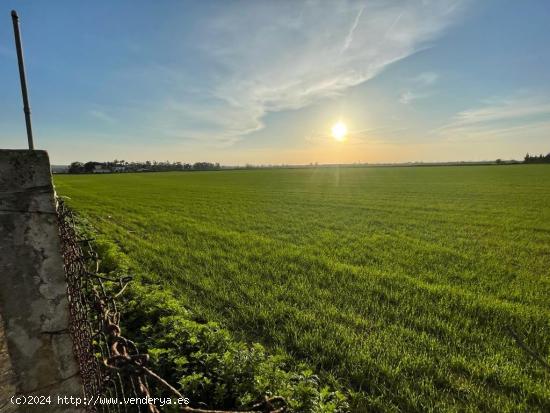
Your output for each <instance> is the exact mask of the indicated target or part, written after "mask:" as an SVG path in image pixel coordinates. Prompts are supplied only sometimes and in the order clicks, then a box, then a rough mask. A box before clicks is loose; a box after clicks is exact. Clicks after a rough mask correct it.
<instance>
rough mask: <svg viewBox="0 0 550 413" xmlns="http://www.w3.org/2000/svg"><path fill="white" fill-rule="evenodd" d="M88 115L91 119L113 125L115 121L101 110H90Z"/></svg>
mask: <svg viewBox="0 0 550 413" xmlns="http://www.w3.org/2000/svg"><path fill="white" fill-rule="evenodd" d="M88 115H90V116H91V117H93V118H95V119H98V120H100V121H102V122H107V123H115V122H116V119H115V118H114V117H112V116H110V115H108V114H107V113H105V112H104V111H103V110H98V109H92V110H89V111H88Z"/></svg>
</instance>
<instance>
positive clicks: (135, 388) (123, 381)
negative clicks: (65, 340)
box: [57, 199, 287, 413]
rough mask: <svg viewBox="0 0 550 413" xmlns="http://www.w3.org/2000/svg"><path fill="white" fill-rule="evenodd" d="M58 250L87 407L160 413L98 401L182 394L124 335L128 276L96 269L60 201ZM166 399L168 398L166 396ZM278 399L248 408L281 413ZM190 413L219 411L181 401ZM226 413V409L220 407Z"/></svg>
mask: <svg viewBox="0 0 550 413" xmlns="http://www.w3.org/2000/svg"><path fill="white" fill-rule="evenodd" d="M57 210H58V220H59V232H60V237H61V248H62V253H63V257H64V262H65V273H66V277H67V292H68V300H69V313H70V331H71V335H72V338H73V349H74V353H75V356H76V358H77V361H78V364H79V366H80V376H81V379H82V385H83V393H84V398H85V399H86V402H85V403H86V411H88V412H120V413H122V412H124V413H127V412H128V413H130V412H147V413H160V412H161V410H160V407H159V406H156V405H155V404H154V403H149V404H141V405H137V404H134V405H130V404H125V403H116V404H114V403H112V404H109V403H103V402H102V400H113V399H115V398H116V399H117V400H124V399H125V398H126V399H127V398H141V399H143V398H147V397H153V395H152V393H154V392H155V391H156V392H157V397H160V394H159V393H162V394H163V395H166V394H169V395H170V396H171V397H172V398H175V399H183V398H184V396H183V395H182V394H181V393H180V392H179V391H178V390H177V389H176V388H174V387H173V386H171V385H170V384H169V383H168V382H166V381H165V380H164V379H162V378H161V377H160V376H158V375H157V374H156V373H155V372H153V371H152V370H151V369H150V368H149V367H148V365H147V362H148V359H149V357H148V355H147V354H142V353H140V352H139V351H138V347H137V346H136V344H135V343H134V342H132V341H131V340H129V339H127V338H125V337H124V336H123V335H122V332H121V328H120V321H121V320H120V312H119V309H118V308H117V298H118V297H119V296H120V295H121V294H122V293H123V292H124V290H125V289H126V287H127V286H128V283H129V282H130V281H131V277H128V276H126V277H120V278H111V277H107V276H105V275H104V274H101V273H100V272H99V257H98V255H97V253H96V252H95V251H94V249H93V247H92V241H93V240H91V239H80V238H79V236H78V233H77V230H76V223H75V218H74V216H73V214H72V212H71V210H70V209H69V208H67V206H66V205H65V203H64V202H63V200H62V199H58V203H57ZM165 397H166V396H165ZM286 409H287V408H286V401H285V400H284V398H282V397H272V398H267V397H266V398H264V400H262V401H261V402H259V403H257V404H256V405H254V406H252V407H251V409H250V410H248V412H249V413H251V412H258V413H259V412H263V413H283V412H285V411H286ZM179 411H182V412H188V413H222V411H220V410H206V409H199V408H193V407H190V406H186V405H181V406H180V407H179ZM223 412H224V413H228V411H223Z"/></svg>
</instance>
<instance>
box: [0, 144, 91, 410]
mask: <svg viewBox="0 0 550 413" xmlns="http://www.w3.org/2000/svg"><path fill="white" fill-rule="evenodd" d="M14 394H17V395H22V396H30V395H36V396H51V399H50V403H46V404H43V405H29V404H24V405H19V406H17V405H14V404H12V403H11V402H10V398H11V396H12V395H14ZM57 396H69V397H70V396H75V397H82V386H81V382H80V377H79V371H78V364H77V363H76V360H75V357H74V354H73V348H72V340H71V336H70V334H69V308H68V301H67V285H66V281H65V273H64V269H63V258H62V256H61V248H60V239H59V229H58V225H57V215H56V210H55V198H54V189H53V185H52V179H51V174H50V163H49V160H48V154H47V153H46V152H45V151H27V150H24V151H19V150H0V413H6V412H10V413H11V412H35V411H37V412H54V411H55V412H59V411H64V412H65V411H81V408H76V407H75V406H66V405H65V406H63V405H59V404H58V403H57V401H58V400H57ZM37 400H38V399H37Z"/></svg>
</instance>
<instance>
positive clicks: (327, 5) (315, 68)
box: [159, 0, 464, 143]
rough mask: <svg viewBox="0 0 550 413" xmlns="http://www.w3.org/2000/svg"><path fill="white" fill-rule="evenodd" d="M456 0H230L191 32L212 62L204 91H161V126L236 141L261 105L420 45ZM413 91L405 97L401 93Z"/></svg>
mask: <svg viewBox="0 0 550 413" xmlns="http://www.w3.org/2000/svg"><path fill="white" fill-rule="evenodd" d="M462 3H464V2H463V1H455V0H434V1H426V0H419V1H412V0H411V1H405V0H404V1H398V2H391V3H390V2H377V1H345V2H334V1H308V2H300V3H296V2H248V3H246V4H247V6H246V7H243V6H242V4H234V3H231V4H230V5H229V6H228V7H226V8H224V9H223V10H221V11H219V12H218V13H217V14H215V15H213V16H211V19H210V20H209V21H208V22H206V23H205V24H202V25H201V27H202V28H203V29H202V31H201V32H200V33H197V35H196V37H197V39H198V40H197V47H198V48H199V49H200V50H201V53H202V54H203V56H206V58H207V59H208V61H209V62H210V67H211V70H210V71H209V73H208V74H207V76H208V82H207V83H208V85H209V86H208V88H205V89H204V90H202V92H201V93H202V95H203V96H205V97H206V98H204V99H199V100H198V101H197V100H185V98H181V97H174V96H172V97H170V98H169V99H167V101H166V102H167V103H166V104H165V105H164V106H163V107H162V109H161V110H159V116H161V118H162V124H163V125H165V126H164V127H163V130H164V131H165V132H166V133H168V134H170V135H173V136H177V135H179V136H181V137H182V138H191V139H203V140H211V139H213V140H217V141H221V142H224V143H231V142H235V141H236V140H239V139H240V138H241V137H242V136H243V135H246V134H248V133H251V132H253V131H257V130H259V129H261V128H263V126H264V124H263V121H262V119H263V118H264V116H265V115H266V114H267V113H268V112H274V111H282V110H290V109H298V108H302V107H304V106H307V105H309V104H311V103H313V102H316V101H319V100H320V99H323V98H327V97H331V96H337V95H339V94H341V93H343V92H344V91H345V90H346V89H348V88H350V87H353V86H356V85H358V84H360V83H363V82H365V81H367V80H369V79H371V78H373V77H374V76H376V75H377V74H378V73H380V72H381V71H382V70H384V69H385V68H386V67H387V66H388V65H389V64H391V63H393V62H396V61H398V60H400V59H403V58H405V57H407V56H410V55H411V54H413V53H415V52H417V51H418V50H420V49H422V48H424V47H426V46H427V45H428V42H430V41H431V40H433V39H434V38H435V37H436V36H437V35H438V34H439V33H440V32H441V31H442V30H443V29H445V28H446V27H447V26H448V25H449V24H451V23H452V22H453V21H454V20H455V19H456V18H457V15H458V10H459V7H458V6H457V5H461V4H462ZM226 4H228V3H226ZM435 81H437V75H436V74H431V73H425V74H421V75H419V78H418V79H417V82H419V83H418V84H424V85H430V84H433V83H434V82H435ZM413 92H414V91H411V95H410V96H409V97H408V98H407V97H404V99H405V100H407V99H408V101H410V100H411V99H412V98H413V94H412V93H413ZM414 96H415V97H418V96H417V95H414ZM190 125H191V126H190ZM193 125H196V126H193ZM160 127H161V126H160V125H159V128H160Z"/></svg>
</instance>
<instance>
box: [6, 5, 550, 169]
mask: <svg viewBox="0 0 550 413" xmlns="http://www.w3.org/2000/svg"><path fill="white" fill-rule="evenodd" d="M12 8H16V9H17V10H18V12H19V14H20V16H21V25H22V31H23V42H24V47H25V57H26V64H27V76H28V83H29V87H30V98H31V106H32V110H33V122H34V131H35V140H36V146H37V147H38V148H43V149H47V150H48V151H49V153H50V158H51V160H52V162H53V163H68V162H70V161H73V160H81V161H87V160H108V159H114V158H118V159H126V160H146V159H151V160H153V159H155V160H159V161H160V160H180V161H185V162H195V161H200V160H208V161H214V162H220V163H222V164H245V163H255V164H259V163H263V164H268V163H277V164H279V163H309V162H320V163H339V162H402V161H420V160H423V161H446V160H482V159H495V158H497V157H500V158H505V159H510V158H516V159H518V158H521V157H522V156H523V155H524V154H525V153H526V152H531V153H540V152H545V153H546V152H548V151H550V71H549V70H548V67H550V47H548V44H550V25H548V21H550V2H548V1H545V0H540V1H536V0H526V1H521V2H520V1H512V0H510V1H508V0H487V1H467V0H464V1H461V0H434V1H428V0H424V1H422V0H418V1H414V0H410V1H370V0H366V1H365V0H363V1H303V2H300V1H278V2H275V1H229V0H228V1H195V2H191V1H135V0H134V1H117V2H111V1H94V2H74V1H55V0H52V1H48V2H45V1H39V0H34V1H33V0H26V1H13V0H12V1H4V2H2V6H1V7H0V16H1V15H3V16H4V17H2V18H1V20H2V21H3V23H2V24H0V92H1V95H0V96H1V98H0V123H1V124H2V130H1V131H0V147H2V148H20V147H25V143H26V138H25V130H24V119H23V113H22V110H21V106H22V104H21V97H20V90H19V78H18V72H17V62H16V59H15V50H14V46H13V34H12V28H11V19H10V10H11V9H12ZM338 120H342V121H343V122H345V123H346V125H347V127H348V130H349V134H348V137H347V139H346V141H345V142H337V141H335V140H334V139H332V138H331V136H330V129H331V126H332V125H333V124H334V123H335V122H337V121H338Z"/></svg>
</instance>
